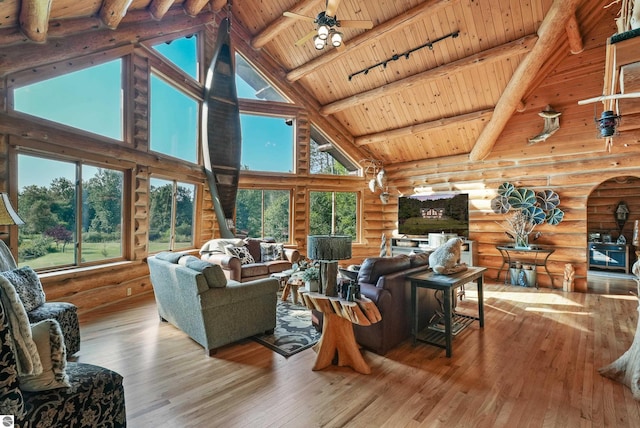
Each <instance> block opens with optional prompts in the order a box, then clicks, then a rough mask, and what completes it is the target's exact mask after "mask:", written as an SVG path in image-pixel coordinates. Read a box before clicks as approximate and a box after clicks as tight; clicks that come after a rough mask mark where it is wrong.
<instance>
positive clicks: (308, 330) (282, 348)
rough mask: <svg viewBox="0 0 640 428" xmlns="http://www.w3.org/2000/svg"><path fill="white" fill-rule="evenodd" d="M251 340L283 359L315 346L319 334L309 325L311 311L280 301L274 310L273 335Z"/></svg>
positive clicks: (260, 336)
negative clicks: (274, 325) (274, 326)
mask: <svg viewBox="0 0 640 428" xmlns="http://www.w3.org/2000/svg"><path fill="white" fill-rule="evenodd" d="M253 340H255V341H256V342H258V343H260V344H262V345H264V346H266V347H267V348H269V349H271V350H273V351H275V352H277V353H278V354H280V355H283V356H285V357H287V358H288V357H290V356H292V355H294V354H297V353H298V352H300V351H304V350H305V349H308V348H310V347H312V346H313V345H315V343H316V342H317V341H318V340H320V333H318V332H317V331H316V329H315V328H314V327H313V325H312V324H311V311H310V310H309V309H307V308H305V307H304V306H301V305H295V304H293V303H291V302H290V301H286V302H283V301H282V300H280V294H279V293H278V306H277V309H276V328H275V330H274V332H273V334H269V335H265V334H262V335H258V336H253Z"/></svg>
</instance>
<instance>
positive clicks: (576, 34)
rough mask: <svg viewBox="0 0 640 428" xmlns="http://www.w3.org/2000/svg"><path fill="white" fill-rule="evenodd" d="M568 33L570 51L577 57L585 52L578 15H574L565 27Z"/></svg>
mask: <svg viewBox="0 0 640 428" xmlns="http://www.w3.org/2000/svg"><path fill="white" fill-rule="evenodd" d="M565 30H566V32H567V40H568V41H569V49H571V53H572V54H574V55H577V54H579V53H581V52H582V51H583V50H584V44H583V43H582V34H581V33H580V25H579V24H578V19H577V18H576V15H575V14H574V15H572V16H571V18H569V20H568V21H567V23H566V25H565Z"/></svg>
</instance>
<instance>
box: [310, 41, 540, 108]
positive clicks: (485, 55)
mask: <svg viewBox="0 0 640 428" xmlns="http://www.w3.org/2000/svg"><path fill="white" fill-rule="evenodd" d="M537 39H538V36H536V35H530V36H525V37H523V38H521V39H518V40H515V41H513V42H510V43H506V44H504V45H501V46H497V47H495V48H491V49H487V50H486V51H482V52H480V53H477V54H474V55H470V56H468V57H465V58H462V59H459V60H457V61H454V62H451V63H449V64H445V65H442V66H440V67H436V68H432V69H431V70H427V71H423V72H422V73H418V74H414V75H413V76H409V77H406V78H404V79H401V80H396V81H395V82H391V83H388V84H386V85H384V86H380V87H378V88H374V89H371V90H369V91H365V92H361V93H359V94H356V95H352V96H350V97H347V98H343V99H341V100H338V101H334V102H332V103H329V104H326V105H324V106H323V107H322V108H321V109H320V113H321V114H323V115H329V114H334V113H337V112H339V111H342V110H346V109H348V108H352V107H356V106H358V105H360V104H363V103H367V102H370V101H373V100H375V99H377V98H380V97H384V96H387V95H391V94H395V93H397V92H398V91H403V90H406V89H410V88H412V87H413V86H417V85H420V86H422V85H424V84H425V81H426V80H429V79H438V78H442V77H446V76H450V75H451V74H454V73H459V72H461V71H465V70H468V69H470V68H473V67H476V66H477V65H478V64H490V63H493V62H497V61H502V60H503V59H504V58H509V57H512V56H514V55H520V54H524V53H527V52H528V51H529V50H530V49H531V47H532V46H533V45H535V43H536V40H537Z"/></svg>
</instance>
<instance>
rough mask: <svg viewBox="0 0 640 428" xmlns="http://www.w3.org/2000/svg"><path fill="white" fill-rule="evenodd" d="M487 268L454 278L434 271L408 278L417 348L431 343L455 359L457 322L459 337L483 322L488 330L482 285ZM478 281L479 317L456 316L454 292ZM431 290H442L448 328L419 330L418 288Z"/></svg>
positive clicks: (445, 323)
mask: <svg viewBox="0 0 640 428" xmlns="http://www.w3.org/2000/svg"><path fill="white" fill-rule="evenodd" d="M486 270H487V268H483V267H470V268H469V269H467V270H466V271H462V272H458V273H455V274H453V275H442V274H438V273H435V272H433V271H431V270H429V271H426V272H421V273H417V274H413V275H409V276H408V277H407V279H409V280H410V281H411V320H412V321H413V325H412V328H411V334H412V336H413V345H414V346H415V345H416V342H417V341H418V340H419V341H421V342H425V343H429V344H431V345H435V346H439V347H441V348H445V349H446V351H447V357H451V354H452V342H453V336H454V322H455V334H457V333H459V332H460V331H462V330H463V329H465V328H466V327H468V326H469V325H470V324H471V323H472V322H473V321H479V322H480V328H484V302H483V295H482V282H483V278H484V272H485V271H486ZM472 281H476V283H477V284H478V316H477V317H475V316H471V315H465V314H459V313H456V312H455V311H454V310H453V297H452V294H453V292H454V291H455V290H456V289H457V288H460V287H462V286H463V285H464V284H467V283H469V282H472ZM418 288H429V289H431V290H441V291H442V294H443V300H444V307H443V311H444V317H443V320H442V321H443V322H444V325H443V326H441V325H440V324H432V325H429V326H427V327H426V328H425V329H424V330H423V331H421V332H419V331H418V328H419V327H418V325H419V323H418V317H419V316H420V314H419V313H418V299H417V289H418Z"/></svg>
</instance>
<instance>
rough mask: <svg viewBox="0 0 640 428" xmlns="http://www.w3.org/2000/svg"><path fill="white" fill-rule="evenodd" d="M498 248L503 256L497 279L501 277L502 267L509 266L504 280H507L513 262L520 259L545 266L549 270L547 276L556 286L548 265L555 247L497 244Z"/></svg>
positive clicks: (527, 262) (552, 286)
mask: <svg viewBox="0 0 640 428" xmlns="http://www.w3.org/2000/svg"><path fill="white" fill-rule="evenodd" d="M496 248H497V249H498V251H500V255H501V256H502V265H501V266H500V269H499V270H498V275H497V276H496V279H497V280H499V279H500V273H502V269H503V268H504V267H505V266H507V267H506V269H505V275H504V280H505V282H506V281H507V274H506V271H507V270H508V269H509V268H510V267H511V262H516V261H518V262H521V263H524V264H530V265H534V266H543V267H544V270H545V271H546V272H547V276H548V277H549V279H550V280H551V288H554V285H553V277H552V276H551V274H550V273H549V268H548V267H547V260H549V256H550V255H551V254H553V252H554V251H555V249H554V248H548V247H540V246H537V245H536V246H531V248H520V247H514V246H512V245H496ZM537 287H538V283H537V282H536V288H537Z"/></svg>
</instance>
